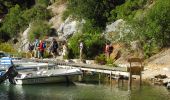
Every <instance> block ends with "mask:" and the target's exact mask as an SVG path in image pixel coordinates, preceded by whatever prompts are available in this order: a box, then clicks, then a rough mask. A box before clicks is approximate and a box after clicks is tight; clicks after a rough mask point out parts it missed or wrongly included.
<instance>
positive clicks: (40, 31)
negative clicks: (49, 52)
mask: <svg viewBox="0 0 170 100" xmlns="http://www.w3.org/2000/svg"><path fill="white" fill-rule="evenodd" d="M49 30H50V25H48V23H47V22H45V21H41V20H39V21H35V22H33V23H32V24H31V30H30V32H29V40H30V41H34V40H35V38H39V39H45V37H46V36H48V34H49Z"/></svg>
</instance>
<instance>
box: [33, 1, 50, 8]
mask: <svg viewBox="0 0 170 100" xmlns="http://www.w3.org/2000/svg"><path fill="white" fill-rule="evenodd" d="M35 1H36V5H41V6H43V7H47V6H48V5H49V4H50V0H35Z"/></svg>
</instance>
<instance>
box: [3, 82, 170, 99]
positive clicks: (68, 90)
mask: <svg viewBox="0 0 170 100" xmlns="http://www.w3.org/2000/svg"><path fill="white" fill-rule="evenodd" d="M0 100H170V92H168V91H167V89H166V88H164V87H161V86H151V85H149V84H144V85H143V86H142V87H141V88H139V86H138V85H135V84H134V85H133V87H132V91H128V87H127V83H126V82H125V83H124V85H123V86H118V85H117V84H114V82H113V84H112V85H110V84H104V83H102V84H101V83H100V85H97V84H94V82H87V81H86V82H83V83H80V82H76V83H74V84H70V85H69V86H68V85H67V84H65V83H61V84H41V85H23V86H22V85H9V84H1V85H0Z"/></svg>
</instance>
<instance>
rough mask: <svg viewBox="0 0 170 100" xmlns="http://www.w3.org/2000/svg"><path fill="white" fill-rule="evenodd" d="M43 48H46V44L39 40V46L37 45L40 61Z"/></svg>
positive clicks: (42, 56)
mask: <svg viewBox="0 0 170 100" xmlns="http://www.w3.org/2000/svg"><path fill="white" fill-rule="evenodd" d="M45 48H46V44H45V42H44V41H43V40H40V45H39V48H38V49H39V53H40V54H39V55H40V57H39V58H41V59H43V58H44V51H45Z"/></svg>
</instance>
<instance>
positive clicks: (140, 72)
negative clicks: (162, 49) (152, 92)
mask: <svg viewBox="0 0 170 100" xmlns="http://www.w3.org/2000/svg"><path fill="white" fill-rule="evenodd" d="M140 86H142V72H140Z"/></svg>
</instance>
